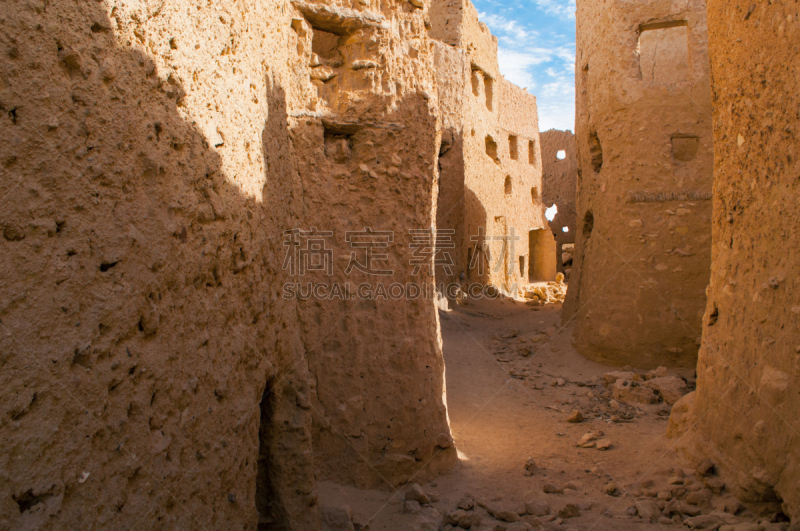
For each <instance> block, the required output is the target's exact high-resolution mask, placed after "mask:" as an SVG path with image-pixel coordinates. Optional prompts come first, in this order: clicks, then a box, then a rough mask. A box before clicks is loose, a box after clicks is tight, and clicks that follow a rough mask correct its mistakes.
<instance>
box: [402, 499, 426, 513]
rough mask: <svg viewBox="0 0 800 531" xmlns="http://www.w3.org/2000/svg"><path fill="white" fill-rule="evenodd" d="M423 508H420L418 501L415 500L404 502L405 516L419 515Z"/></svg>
mask: <svg viewBox="0 0 800 531" xmlns="http://www.w3.org/2000/svg"><path fill="white" fill-rule="evenodd" d="M421 508H422V507H421V506H420V504H419V502H418V501H414V500H405V501H404V502H403V513H404V514H417V513H418V512H419V511H420V509H421Z"/></svg>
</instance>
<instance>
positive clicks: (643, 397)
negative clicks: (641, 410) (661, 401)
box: [611, 380, 658, 404]
mask: <svg viewBox="0 0 800 531" xmlns="http://www.w3.org/2000/svg"><path fill="white" fill-rule="evenodd" d="M611 393H612V395H613V396H614V399H616V400H619V401H620V402H627V403H639V404H655V403H656V402H658V395H657V394H656V392H655V391H654V390H653V389H652V388H650V387H644V386H642V385H640V384H639V383H638V382H635V381H632V380H617V381H616V382H614V385H612V386H611Z"/></svg>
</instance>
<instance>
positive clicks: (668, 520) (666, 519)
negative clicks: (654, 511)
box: [656, 516, 675, 525]
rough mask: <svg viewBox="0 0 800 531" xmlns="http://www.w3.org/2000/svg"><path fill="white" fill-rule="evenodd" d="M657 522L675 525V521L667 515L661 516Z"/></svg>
mask: <svg viewBox="0 0 800 531" xmlns="http://www.w3.org/2000/svg"><path fill="white" fill-rule="evenodd" d="M656 522H657V523H659V524H661V525H675V521H674V520H672V519H670V518H667V517H666V516H659V517H658V520H656Z"/></svg>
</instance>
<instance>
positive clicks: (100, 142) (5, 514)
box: [0, 0, 319, 529]
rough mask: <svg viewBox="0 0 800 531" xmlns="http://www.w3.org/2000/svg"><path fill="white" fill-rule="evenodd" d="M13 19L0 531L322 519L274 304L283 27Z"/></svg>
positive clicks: (29, 10)
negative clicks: (94, 524)
mask: <svg viewBox="0 0 800 531" xmlns="http://www.w3.org/2000/svg"><path fill="white" fill-rule="evenodd" d="M187 4H189V5H187ZM207 4H208V5H207ZM187 8H188V9H187ZM0 25H2V31H0V40H1V41H2V46H1V47H2V49H3V54H2V56H0V64H2V66H1V67H0V69H2V71H3V73H4V74H3V78H4V81H3V82H2V84H0V106H1V107H2V109H3V113H2V118H0V130H2V134H3V137H4V138H7V139H13V141H10V142H4V143H3V144H2V145H0V160H2V161H3V164H2V167H0V175H2V177H1V178H0V188H1V189H2V191H1V192H0V212H1V213H0V226H2V229H0V231H1V232H2V235H3V236H2V238H0V271H2V273H0V274H2V277H3V279H4V281H3V284H2V286H1V287H0V352H2V355H0V358H1V359H0V365H2V371H1V372H0V389H1V390H2V391H0V393H1V394H2V400H0V403H2V406H0V416H1V417H0V418H1V419H2V420H0V440H2V447H3V450H4V451H3V456H2V458H3V463H2V469H3V474H2V478H0V492H2V496H1V497H0V515H2V516H0V527H3V528H15V529H34V528H35V529H48V528H58V529H64V528H77V527H86V526H87V523H89V522H93V523H96V524H97V525H98V526H100V527H103V528H119V529H123V528H124V529H129V528H132V527H135V526H141V527H142V528H148V529H149V528H158V527H160V526H164V527H169V528H178V527H180V528H195V527H197V526H198V525H199V523H201V522H202V523H203V524H204V525H207V526H210V527H212V528H251V529H252V528H255V527H256V525H258V523H259V521H262V523H265V522H271V523H272V524H274V525H281V526H286V527H291V528H295V529H315V528H317V527H318V525H319V521H318V517H317V511H316V494H315V487H314V470H313V462H312V461H311V459H310V458H309V455H310V452H311V432H310V429H311V412H310V411H309V410H308V409H307V408H304V407H303V404H304V403H305V402H306V401H307V400H308V381H307V370H306V365H305V364H306V362H305V356H304V350H303V345H302V343H301V341H300V335H299V332H300V329H299V326H298V324H297V320H296V311H295V309H294V302H293V301H286V300H283V299H281V298H280V296H279V295H280V285H281V284H282V280H283V279H282V274H281V272H280V271H281V262H280V259H281V255H282V251H283V249H282V245H281V233H280V227H281V226H283V225H284V224H285V223H287V222H291V220H293V219H296V216H295V214H294V212H295V209H296V208H299V203H300V201H301V200H302V189H301V188H300V187H299V186H297V185H298V184H299V183H297V182H296V181H294V180H293V179H292V178H291V172H290V170H291V163H290V158H291V149H290V147H291V146H290V142H289V137H288V134H287V130H286V119H287V117H286V92H287V91H288V90H290V89H289V88H288V87H286V86H284V85H283V84H282V81H281V79H282V78H283V77H284V76H285V75H286V74H287V67H286V63H287V59H288V57H287V54H286V50H287V45H286V44H287V42H286V37H287V32H288V31H290V29H289V21H288V19H287V18H286V17H284V16H282V15H281V12H280V8H279V7H278V6H276V5H273V4H271V3H264V2H257V1H248V0H244V1H240V0H237V1H220V2H214V3H213V5H212V4H210V3H206V2H195V3H189V2H169V3H163V2H162V3H159V4H158V6H156V4H153V3H150V4H147V3H140V2H126V1H114V0H108V1H104V2H97V1H95V2H86V1H75V0H51V1H49V2H47V3H44V4H43V3H37V2H34V3H29V2H8V3H5V4H4V7H3V17H2V21H0ZM268 382H269V383H268ZM262 406H263V407H262ZM257 509H258V510H257ZM259 511H260V512H261V515H260V516H259ZM89 525H91V524H89Z"/></svg>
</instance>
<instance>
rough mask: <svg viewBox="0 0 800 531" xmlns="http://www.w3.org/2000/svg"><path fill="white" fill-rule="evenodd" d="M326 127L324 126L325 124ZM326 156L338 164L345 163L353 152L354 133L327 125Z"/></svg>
mask: <svg viewBox="0 0 800 531" xmlns="http://www.w3.org/2000/svg"><path fill="white" fill-rule="evenodd" d="M323 127H324V126H323ZM323 136H324V138H325V156H326V157H328V158H329V159H333V160H334V162H336V163H337V164H344V163H346V162H347V161H348V160H350V157H351V155H352V153H353V135H352V134H348V133H345V132H344V131H342V130H339V129H334V128H330V127H325V131H324V133H323Z"/></svg>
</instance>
